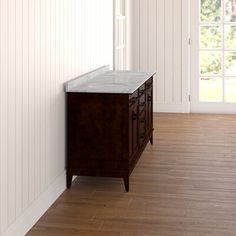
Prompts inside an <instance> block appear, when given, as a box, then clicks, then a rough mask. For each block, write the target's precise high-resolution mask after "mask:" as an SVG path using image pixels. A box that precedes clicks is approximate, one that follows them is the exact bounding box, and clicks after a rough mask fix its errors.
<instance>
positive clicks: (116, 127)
mask: <svg viewBox="0 0 236 236" xmlns="http://www.w3.org/2000/svg"><path fill="white" fill-rule="evenodd" d="M127 120H128V95H125V94H124V95H123V94H93V93H68V94H67V135H68V137H67V138H68V143H67V170H70V171H72V172H73V174H79V175H95V176H114V177H115V176H117V177H119V176H123V175H124V173H125V172H127V168H128V164H127V156H128V154H127V153H128V133H127V130H128V126H127ZM108 163H109V164H108ZM75 172H78V173H75Z"/></svg>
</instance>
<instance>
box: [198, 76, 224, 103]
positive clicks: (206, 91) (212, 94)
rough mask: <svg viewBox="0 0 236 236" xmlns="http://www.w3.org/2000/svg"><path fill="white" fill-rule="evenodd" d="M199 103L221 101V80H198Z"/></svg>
mask: <svg viewBox="0 0 236 236" xmlns="http://www.w3.org/2000/svg"><path fill="white" fill-rule="evenodd" d="M199 99H200V102H221V101H222V78H200V83H199Z"/></svg>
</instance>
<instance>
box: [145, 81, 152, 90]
mask: <svg viewBox="0 0 236 236" xmlns="http://www.w3.org/2000/svg"><path fill="white" fill-rule="evenodd" d="M152 84H153V82H152V78H150V79H149V80H148V81H146V83H145V89H146V90H148V89H150V88H152Z"/></svg>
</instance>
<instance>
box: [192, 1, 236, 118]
mask: <svg viewBox="0 0 236 236" xmlns="http://www.w3.org/2000/svg"><path fill="white" fill-rule="evenodd" d="M191 4H192V5H191V112H209V113H236V0H192V1H191Z"/></svg>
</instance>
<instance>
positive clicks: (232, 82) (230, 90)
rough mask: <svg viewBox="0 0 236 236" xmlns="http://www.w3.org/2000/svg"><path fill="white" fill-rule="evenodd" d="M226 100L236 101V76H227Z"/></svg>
mask: <svg viewBox="0 0 236 236" xmlns="http://www.w3.org/2000/svg"><path fill="white" fill-rule="evenodd" d="M225 101H226V102H236V77H235V78H225Z"/></svg>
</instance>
